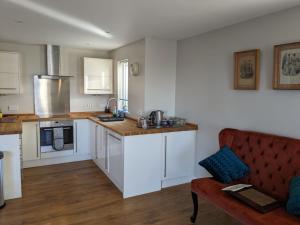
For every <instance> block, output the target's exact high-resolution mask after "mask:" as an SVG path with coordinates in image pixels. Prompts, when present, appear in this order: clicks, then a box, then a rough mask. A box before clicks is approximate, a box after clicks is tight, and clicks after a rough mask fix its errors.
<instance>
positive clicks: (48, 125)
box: [40, 120, 74, 153]
mask: <svg viewBox="0 0 300 225" xmlns="http://www.w3.org/2000/svg"><path fill="white" fill-rule="evenodd" d="M73 139H74V138H73V121H72V120H61V121H41V122H40V148H41V153H50V152H58V151H66V150H74V140H73Z"/></svg>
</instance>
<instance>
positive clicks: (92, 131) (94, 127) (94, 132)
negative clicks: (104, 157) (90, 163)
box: [89, 121, 98, 160]
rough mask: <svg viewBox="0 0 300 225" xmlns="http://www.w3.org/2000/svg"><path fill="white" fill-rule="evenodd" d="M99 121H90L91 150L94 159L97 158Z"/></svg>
mask: <svg viewBox="0 0 300 225" xmlns="http://www.w3.org/2000/svg"><path fill="white" fill-rule="evenodd" d="M97 126H98V125H97V123H94V122H92V121H90V138H89V140H90V151H91V158H92V159H93V160H96V159H97V148H96V147H97V143H96V142H97V139H96V136H97Z"/></svg>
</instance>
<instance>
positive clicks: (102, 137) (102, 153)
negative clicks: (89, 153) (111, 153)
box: [96, 125, 108, 174]
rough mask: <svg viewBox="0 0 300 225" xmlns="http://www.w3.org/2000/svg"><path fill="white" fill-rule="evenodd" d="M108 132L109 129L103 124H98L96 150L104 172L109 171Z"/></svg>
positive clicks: (98, 161) (98, 163) (99, 163)
mask: <svg viewBox="0 0 300 225" xmlns="http://www.w3.org/2000/svg"><path fill="white" fill-rule="evenodd" d="M107 133H108V131H107V130H106V129H105V128H104V127H102V126H101V125H98V126H97V136H96V139H97V141H96V143H97V145H96V151H97V159H96V161H97V165H99V167H100V168H101V169H102V171H103V172H104V173H106V174H107V173H108V153H107Z"/></svg>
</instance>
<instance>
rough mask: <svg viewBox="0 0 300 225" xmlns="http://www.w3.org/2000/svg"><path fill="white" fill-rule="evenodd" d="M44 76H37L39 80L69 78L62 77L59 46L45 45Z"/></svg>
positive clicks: (66, 76)
mask: <svg viewBox="0 0 300 225" xmlns="http://www.w3.org/2000/svg"><path fill="white" fill-rule="evenodd" d="M45 56H46V69H47V72H46V74H39V75H38V76H39V78H48V79H60V78H69V77H71V76H68V75H62V71H61V57H60V46H58V45H46V52H45Z"/></svg>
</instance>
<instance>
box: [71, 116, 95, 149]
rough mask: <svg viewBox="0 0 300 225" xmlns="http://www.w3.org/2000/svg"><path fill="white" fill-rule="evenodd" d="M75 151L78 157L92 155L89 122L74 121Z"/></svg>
mask: <svg viewBox="0 0 300 225" xmlns="http://www.w3.org/2000/svg"><path fill="white" fill-rule="evenodd" d="M73 130H74V150H75V154H78V155H90V154H91V151H90V142H89V138H90V124H89V120H86V119H84V120H74V128H73Z"/></svg>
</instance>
